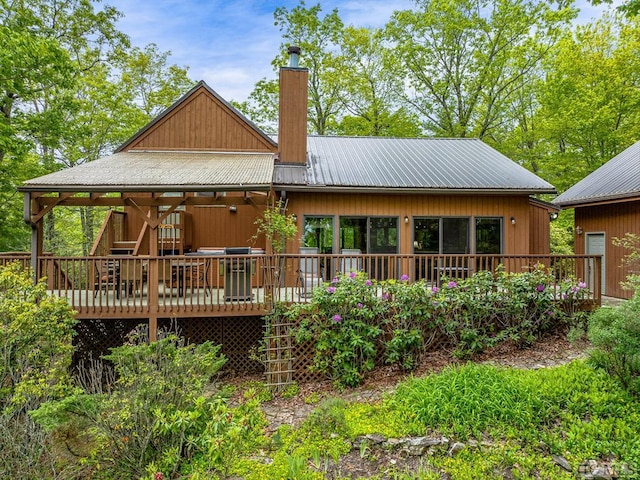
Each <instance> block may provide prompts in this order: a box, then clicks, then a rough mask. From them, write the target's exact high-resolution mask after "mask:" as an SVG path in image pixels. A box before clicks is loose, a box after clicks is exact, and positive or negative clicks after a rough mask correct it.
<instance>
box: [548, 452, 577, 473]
mask: <svg viewBox="0 0 640 480" xmlns="http://www.w3.org/2000/svg"><path fill="white" fill-rule="evenodd" d="M551 458H553V461H554V463H555V464H556V465H558V466H559V467H561V468H563V469H565V470H566V471H567V472H572V471H573V469H572V468H571V464H570V463H569V461H568V460H567V459H566V458H564V457H563V456H561V455H551Z"/></svg>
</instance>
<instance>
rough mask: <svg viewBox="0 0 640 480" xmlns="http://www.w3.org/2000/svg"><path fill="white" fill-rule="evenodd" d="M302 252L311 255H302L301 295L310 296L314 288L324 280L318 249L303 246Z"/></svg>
mask: <svg viewBox="0 0 640 480" xmlns="http://www.w3.org/2000/svg"><path fill="white" fill-rule="evenodd" d="M300 254H301V255H309V257H300V267H299V269H298V285H299V287H300V296H302V297H309V296H311V293H312V292H313V289H314V288H317V287H319V286H320V285H322V283H323V282H324V280H323V275H322V270H321V267H320V259H319V258H318V249H317V248H312V247H302V248H301V249H300Z"/></svg>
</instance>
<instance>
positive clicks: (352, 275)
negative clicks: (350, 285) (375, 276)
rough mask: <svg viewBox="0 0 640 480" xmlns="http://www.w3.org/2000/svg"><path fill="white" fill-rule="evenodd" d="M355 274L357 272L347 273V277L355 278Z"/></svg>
mask: <svg viewBox="0 0 640 480" xmlns="http://www.w3.org/2000/svg"><path fill="white" fill-rule="evenodd" d="M357 276H358V274H357V273H356V272H351V273H350V274H349V277H351V278H356V277H357Z"/></svg>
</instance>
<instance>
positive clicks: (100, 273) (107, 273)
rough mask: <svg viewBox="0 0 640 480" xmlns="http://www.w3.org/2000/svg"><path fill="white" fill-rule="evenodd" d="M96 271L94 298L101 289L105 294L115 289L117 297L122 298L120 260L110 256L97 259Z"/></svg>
mask: <svg viewBox="0 0 640 480" xmlns="http://www.w3.org/2000/svg"><path fill="white" fill-rule="evenodd" d="M94 271H95V275H94V284H93V290H94V294H93V296H94V298H95V297H96V296H97V295H98V292H100V291H102V292H104V293H105V294H106V293H107V292H113V291H115V294H116V298H120V289H121V288H122V284H121V281H120V262H119V261H118V260H115V259H109V258H103V259H100V260H96V261H95V264H94Z"/></svg>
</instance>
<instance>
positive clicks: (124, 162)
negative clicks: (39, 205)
mask: <svg viewBox="0 0 640 480" xmlns="http://www.w3.org/2000/svg"><path fill="white" fill-rule="evenodd" d="M272 179H273V155H272V154H271V153H221V152H143V151H130V152H120V153H115V154H113V155H111V156H108V157H103V158H99V159H97V160H95V161H93V162H89V163H85V164H83V165H78V166H76V167H73V168H67V169H65V170H60V171H58V172H54V173H50V174H48V175H44V176H42V177H38V178H34V179H32V180H29V181H27V182H25V183H24V185H23V186H22V187H21V188H20V190H22V191H86V192H88V191H150V190H156V189H164V190H165V191H181V190H187V189H188V190H189V191H207V190H247V189H253V190H268V189H269V188H270V186H271V182H272Z"/></svg>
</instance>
